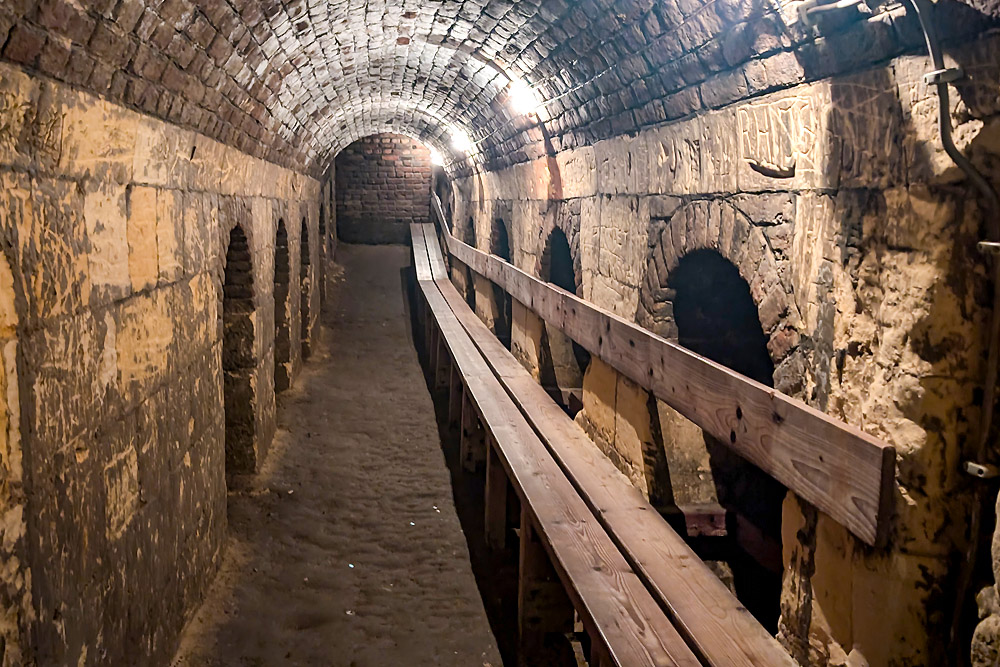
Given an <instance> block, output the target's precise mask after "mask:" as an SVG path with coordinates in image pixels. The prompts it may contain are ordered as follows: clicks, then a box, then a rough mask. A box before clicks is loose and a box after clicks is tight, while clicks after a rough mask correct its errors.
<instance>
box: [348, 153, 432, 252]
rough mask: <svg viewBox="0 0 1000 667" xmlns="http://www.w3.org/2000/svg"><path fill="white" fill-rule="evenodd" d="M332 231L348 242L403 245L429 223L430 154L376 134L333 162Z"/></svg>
mask: <svg viewBox="0 0 1000 667" xmlns="http://www.w3.org/2000/svg"><path fill="white" fill-rule="evenodd" d="M336 184H337V186H336V197H337V233H338V236H339V237H340V239H341V240H343V241H346V242H348V243H407V242H408V239H409V237H410V223H411V222H428V221H429V220H430V195H431V155H430V151H429V150H428V149H427V148H426V147H425V146H424V145H423V144H421V143H420V142H419V141H417V140H416V139H411V138H410V137H406V136H402V135H398V134H378V135H372V136H369V137H365V138H363V139H359V140H358V141H355V142H354V143H353V144H351V145H350V146H348V147H347V148H345V149H344V150H343V152H341V153H340V155H338V156H337V160H336Z"/></svg>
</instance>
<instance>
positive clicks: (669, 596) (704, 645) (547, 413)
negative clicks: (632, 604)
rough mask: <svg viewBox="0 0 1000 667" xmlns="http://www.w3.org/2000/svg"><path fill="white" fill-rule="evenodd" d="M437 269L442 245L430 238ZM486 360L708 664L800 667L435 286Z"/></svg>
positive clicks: (453, 295) (486, 333)
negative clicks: (435, 256) (437, 258)
mask: <svg viewBox="0 0 1000 667" xmlns="http://www.w3.org/2000/svg"><path fill="white" fill-rule="evenodd" d="M426 245H427V249H428V252H429V253H430V254H431V257H432V261H437V260H435V259H433V257H434V255H435V253H439V248H437V247H435V246H436V238H427V239H426ZM436 282H437V284H438V288H439V290H440V292H441V294H442V296H443V297H444V299H445V301H446V302H447V303H448V305H449V306H450V307H451V309H452V312H453V313H454V314H455V316H456V318H457V319H458V321H459V322H460V323H461V324H462V326H463V328H464V329H465V331H466V333H468V335H469V337H470V338H471V340H472V341H473V343H474V344H475V345H476V347H477V348H478V349H479V351H480V353H481V354H482V356H483V359H484V360H485V361H486V363H487V364H488V365H489V367H490V368H491V370H492V371H493V373H494V375H495V376H496V377H497V379H498V380H499V381H500V383H501V384H502V385H503V387H504V389H506V391H507V393H508V395H510V396H511V398H512V399H513V400H514V402H515V403H516V404H517V406H518V407H519V408H520V410H521V412H522V414H524V416H525V417H526V419H527V420H528V422H529V423H530V424H531V426H532V427H533V428H534V429H535V432H536V433H537V434H538V435H539V437H540V438H541V440H542V441H543V443H544V444H545V445H546V446H547V448H548V449H549V451H550V452H551V453H552V455H553V457H554V458H555V460H556V462H557V463H558V464H559V466H560V467H561V468H562V470H563V471H564V472H565V474H566V475H567V477H568V478H569V479H570V481H571V482H572V484H573V485H574V487H575V488H576V489H577V491H578V492H579V494H580V496H581V498H582V499H583V500H584V502H586V503H587V505H588V507H589V508H590V509H591V511H592V512H593V513H594V515H595V516H596V517H597V519H598V520H599V521H600V522H601V524H602V526H603V527H604V528H605V530H606V531H607V533H608V535H609V536H610V537H611V539H612V540H613V541H614V542H615V544H616V546H617V547H618V548H619V550H620V551H621V553H622V554H623V555H624V556H625V558H626V560H628V562H629V563H630V564H631V565H632V567H633V569H634V571H635V572H636V573H637V574H638V575H639V576H640V578H642V580H643V581H644V583H646V585H647V587H648V588H649V590H650V592H651V593H652V594H653V596H654V597H655V598H656V599H657V601H658V602H659V603H660V604H661V606H662V607H663V608H664V609H666V610H667V613H668V615H669V617H670V619H671V621H672V622H673V623H674V625H675V627H677V628H678V629H679V630H680V632H681V634H682V635H683V636H684V637H685V638H686V639H687V640H688V642H689V643H690V644H691V646H692V647H693V648H694V650H695V652H696V653H697V654H698V655H699V656H701V657H702V659H703V660H704V661H705V663H706V664H710V665H718V666H719V667H722V666H729V665H734V666H735V665H747V666H751V665H753V666H758V665H794V664H795V661H794V660H792V658H791V657H790V656H789V655H788V654H787V653H786V652H785V650H784V649H783V648H782V647H781V645H780V644H778V642H777V641H776V640H775V639H774V638H773V637H772V636H771V635H770V634H769V633H768V632H767V630H766V629H765V628H764V627H763V626H761V625H760V623H758V622H757V620H756V619H755V618H754V617H753V616H752V615H751V614H750V612H748V611H747V609H746V608H745V607H744V606H743V605H742V604H741V603H740V602H739V601H738V600H737V599H736V597H735V596H734V595H733V594H732V593H731V592H730V591H729V590H728V589H727V588H726V587H725V585H723V583H722V582H721V581H720V580H719V579H718V578H717V577H716V576H715V574H713V572H712V571H711V570H710V569H709V568H708V566H707V565H706V564H705V563H704V562H703V561H702V560H701V559H700V558H699V557H698V556H697V555H696V554H695V553H694V551H692V550H691V548H690V547H689V546H688V545H687V544H686V543H685V542H684V540H683V539H682V538H681V537H680V536H679V535H678V534H677V533H676V532H675V531H674V530H673V529H672V528H671V527H670V525H669V524H668V523H667V522H666V521H665V520H664V519H663V518H662V517H661V516H660V515H659V513H657V511H656V510H655V509H654V508H653V507H652V506H651V505H650V504H649V502H648V501H647V500H646V499H645V498H644V497H643V496H642V494H641V493H640V492H639V491H638V490H637V489H636V488H635V487H634V486H632V484H631V483H629V481H628V479H627V478H626V477H625V476H624V475H623V474H621V472H619V470H618V469H617V468H616V467H615V465H614V464H613V463H612V462H611V461H610V460H609V459H608V458H607V457H606V456H604V454H603V453H601V451H600V450H599V449H597V447H596V446H595V445H594V443H593V442H592V441H591V440H590V438H589V437H588V436H587V434H586V433H585V432H584V431H583V430H582V429H581V428H580V427H579V426H578V425H577V424H576V423H575V422H574V421H573V420H572V419H571V418H570V417H569V416H568V415H567V414H566V413H565V411H563V410H562V408H560V407H559V406H558V405H557V404H556V403H555V402H554V401H553V400H552V399H551V398H550V397H549V395H548V393H547V392H546V391H545V390H544V389H543V388H542V387H541V386H540V385H539V384H538V382H537V381H536V380H535V379H534V378H533V377H532V376H531V375H530V374H529V373H528V371H527V370H525V368H524V367H523V366H522V365H521V364H520V363H519V362H518V361H517V359H515V358H514V356H513V355H512V354H511V353H510V352H509V351H508V350H507V349H506V348H505V347H504V346H503V344H502V343H501V342H500V340H499V339H498V338H497V337H496V336H495V335H494V334H493V332H491V331H490V330H489V328H487V326H486V325H485V324H484V323H483V322H482V320H480V319H479V317H478V316H477V315H476V314H475V313H474V312H473V311H472V310H471V309H470V308H469V306H468V305H467V304H466V302H465V300H464V299H463V298H462V296H461V295H460V294H459V292H458V290H457V289H456V288H455V287H454V286H453V285H452V284H451V283H450V282H445V281H442V280H437V281H436Z"/></svg>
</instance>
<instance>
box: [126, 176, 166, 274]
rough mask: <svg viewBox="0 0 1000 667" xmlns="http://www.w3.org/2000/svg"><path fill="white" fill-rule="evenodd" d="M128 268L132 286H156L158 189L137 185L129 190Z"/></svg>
mask: <svg viewBox="0 0 1000 667" xmlns="http://www.w3.org/2000/svg"><path fill="white" fill-rule="evenodd" d="M128 213H129V215H128V247H129V254H128V267H129V276H130V277H131V279H132V289H133V290H135V291H137V292H138V291H142V290H144V289H148V288H150V287H152V286H154V285H155V284H156V282H157V280H158V278H159V273H160V265H159V258H158V256H157V251H156V190H155V189H154V188H151V187H145V186H134V187H132V188H131V190H129V192H128Z"/></svg>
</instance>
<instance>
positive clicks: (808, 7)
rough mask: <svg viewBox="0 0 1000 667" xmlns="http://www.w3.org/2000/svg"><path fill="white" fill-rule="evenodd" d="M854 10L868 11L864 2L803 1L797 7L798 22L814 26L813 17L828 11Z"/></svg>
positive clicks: (854, 0) (843, 0)
mask: <svg viewBox="0 0 1000 667" xmlns="http://www.w3.org/2000/svg"><path fill="white" fill-rule="evenodd" d="M851 8H855V9H858V10H861V9H862V8H863V9H866V10H867V9H868V5H866V4H865V3H864V0H837V1H836V2H829V0H827V1H826V2H823V1H822V0H805V1H804V2H802V3H801V4H800V5H799V6H798V7H797V10H798V14H799V21H801V22H802V23H804V24H805V25H814V23H815V17H816V16H817V15H818V14H822V13H825V12H830V11H839V10H841V9H851Z"/></svg>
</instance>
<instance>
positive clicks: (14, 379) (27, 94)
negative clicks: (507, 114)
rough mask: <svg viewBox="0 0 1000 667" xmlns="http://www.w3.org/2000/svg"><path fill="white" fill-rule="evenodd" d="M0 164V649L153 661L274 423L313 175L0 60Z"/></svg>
mask: <svg viewBox="0 0 1000 667" xmlns="http://www.w3.org/2000/svg"><path fill="white" fill-rule="evenodd" d="M46 6H47V7H48V6H51V9H50V10H48V9H47V10H46V11H47V12H48V11H51V12H52V13H51V14H45V16H47V17H50V18H46V19H45V20H50V19H51V21H52V22H54V23H55V22H62V21H63V18H64V17H63V14H61V13H59V12H62V11H67V9H66V8H67V7H69V5H66V6H62V5H59V4H58V3H50V5H46ZM58 7H62V9H59V12H57V8H58ZM3 11H4V12H7V11H8V9H7V6H5V8H4V9H3ZM39 20H42V15H41V14H40V15H39ZM70 23H72V24H73V25H77V26H78V27H79V29H81V30H82V29H83V27H80V26H83V25H84V24H83V23H78V22H77V20H76V19H73V21H71V22H70ZM60 25H62V29H66V26H65V25H63V24H62V23H60ZM87 29H93V30H96V29H97V28H95V27H93V26H91V27H90V28H87ZM73 38H74V39H75V38H76V37H75V36H74V37H73ZM92 39H94V38H92ZM0 166H2V174H0V181H2V187H0V234H2V236H3V238H4V243H3V260H2V261H0V304H2V305H0V359H2V360H3V369H4V370H3V373H2V374H0V397H2V401H0V404H2V406H3V409H2V410H0V413H2V418H0V423H2V425H3V428H2V429H0V434H2V436H0V442H2V446H0V503H2V505H0V517H3V519H2V526H3V540H2V547H0V548H2V550H3V552H2V556H3V564H4V565H3V568H2V569H0V572H2V577H0V591H2V593H0V636H2V641H0V646H2V648H0V654H2V656H3V658H2V662H3V664H5V665H22V664H23V665H30V664H39V665H43V664H44V665H49V664H74V665H76V664H80V665H84V664H135V663H142V664H156V663H161V664H162V663H163V662H165V661H166V660H167V659H168V658H169V656H170V655H171V653H172V651H173V644H174V641H175V640H176V637H177V634H178V632H179V630H180V628H181V625H182V623H183V621H184V619H185V618H186V616H187V614H188V613H190V611H191V610H192V609H193V608H194V606H195V605H196V604H197V603H198V602H199V601H200V599H201V597H202V596H203V594H204V592H205V590H206V589H207V586H208V584H209V582H210V580H211V578H212V575H213V572H214V571H215V568H216V567H217V565H218V561H219V549H220V547H221V544H222V538H223V534H224V531H225V526H226V500H225V499H226V481H225V474H226V472H227V463H238V464H239V465H241V466H242V467H245V468H249V469H253V468H254V467H255V466H257V465H259V463H260V458H261V457H262V456H263V454H264V452H265V451H266V448H267V444H268V443H269V441H270V437H271V433H273V431H274V392H273V386H272V372H273V371H272V363H273V344H274V324H273V315H272V308H271V303H272V294H271V284H272V282H273V267H272V259H271V256H272V253H273V239H274V226H275V223H276V220H275V217H274V214H275V213H276V212H278V211H283V212H284V213H282V214H285V215H288V214H290V215H294V216H295V217H296V219H301V217H305V218H306V219H308V220H309V221H310V227H311V228H312V230H313V233H315V229H316V205H317V202H318V197H319V184H318V183H317V182H316V181H314V180H312V179H311V178H309V177H306V176H302V175H300V174H298V173H295V172H292V171H289V170H287V169H285V168H283V167H279V166H276V165H273V164H270V163H267V162H264V161H262V160H257V159H255V158H252V157H250V156H248V155H245V154H242V153H240V152H238V151H237V150H235V149H233V148H230V147H227V146H224V145H223V144H220V143H217V142H215V141H213V140H211V139H208V138H206V137H204V136H201V135H197V134H195V133H193V132H191V131H189V130H185V129H181V128H179V127H177V126H174V125H169V124H167V123H164V122H161V121H158V120H154V119H151V118H149V117H144V116H141V115H140V114H138V113H136V112H134V111H130V110H127V109H125V108H123V107H120V106H117V105H115V104H112V103H109V102H106V101H103V100H100V99H98V98H95V97H93V96H91V95H88V94H86V93H81V92H78V91H77V90H74V89H71V88H70V87H68V86H65V85H62V84H56V83H52V82H50V81H48V80H44V79H41V78H38V77H33V76H30V75H28V74H26V73H24V72H23V71H21V70H19V69H18V68H16V67H12V66H10V65H0ZM234 229H238V230H241V233H242V234H243V238H244V239H245V241H244V243H245V244H244V245H243V246H242V247H241V249H240V252H238V253H237V252H235V248H230V249H231V250H234V252H231V253H228V254H229V259H228V260H227V259H226V257H227V241H228V240H229V239H230V238H231V237H232V230H234ZM298 234H299V228H298V227H296V228H295V229H294V231H292V235H293V238H294V240H295V241H298ZM317 259H318V258H316V257H314V260H313V263H312V264H310V266H317V265H318V263H317ZM292 260H293V263H294V265H295V268H296V269H298V264H299V257H298V252H297V251H295V252H293V254H292ZM226 277H228V278H230V280H227V281H225V282H226V287H225V290H226V295H227V296H233V295H236V296H239V297H240V298H241V299H244V302H243V303H244V305H243V306H241V307H239V308H233V309H230V308H229V306H231V305H233V304H232V303H231V302H230V300H229V299H228V298H224V295H223V282H224V278H226ZM297 297H298V293H297V292H295V294H294V298H297ZM220 308H221V309H222V310H224V311H225V326H224V327H223V326H222V325H223V321H222V315H223V312H222V310H220ZM314 309H315V310H318V303H317V304H316V305H315V306H314ZM297 316H298V306H297V303H296V307H295V308H294V317H297ZM234 327H235V329H234ZM235 330H238V331H239V332H241V335H242V334H247V335H248V336H249V338H248V340H252V344H249V345H248V346H246V347H244V348H242V349H241V350H240V351H239V352H238V353H237V352H234V351H233V350H229V349H228V348H227V346H226V343H225V341H226V340H227V339H228V338H229V337H230V336H231V332H233V331H235ZM223 348H227V349H226V350H225V354H224V350H223ZM224 357H225V359H224ZM226 359H231V360H236V361H238V367H239V368H240V369H241V372H243V371H244V370H245V377H246V383H245V384H243V385H241V386H242V387H243V388H244V389H243V393H239V392H236V393H233V394H232V395H227V396H226V397H225V399H224V396H223V394H224V393H226V394H230V392H229V391H224V388H223V387H224V384H225V385H226V388H227V389H229V388H231V387H230V385H231V384H232V383H231V382H230V380H229V376H228V374H227V376H226V382H225V383H223V381H222V380H223V375H224V370H223V367H224V363H226ZM224 405H225V406H226V408H227V409H226V410H225V411H224V410H223V406H224ZM231 406H233V409H230V407H231ZM237 408H238V409H237ZM224 415H225V416H224ZM239 416H242V417H243V419H244V422H245V424H247V431H246V433H245V435H247V436H248V438H247V439H245V440H244V441H243V443H242V444H243V445H244V448H243V449H242V450H241V451H240V453H239V455H238V456H230V454H231V453H233V451H234V450H231V449H230V450H227V447H226V445H227V442H228V441H229V440H230V439H231V438H230V434H227V430H226V425H227V423H231V422H234V421H236V418H237V417H239ZM26 508H30V513H28V512H27V511H26Z"/></svg>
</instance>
